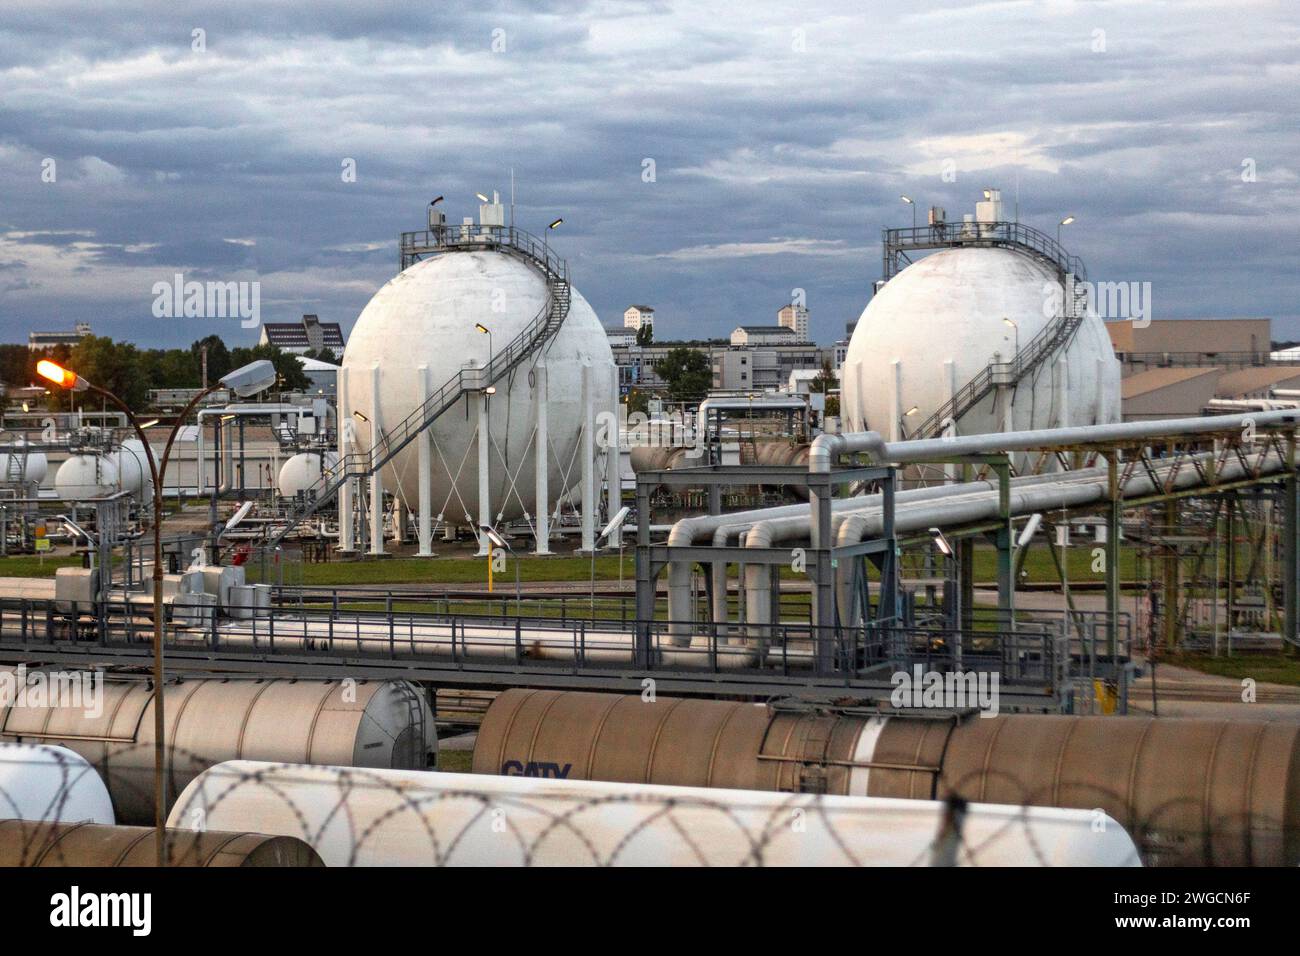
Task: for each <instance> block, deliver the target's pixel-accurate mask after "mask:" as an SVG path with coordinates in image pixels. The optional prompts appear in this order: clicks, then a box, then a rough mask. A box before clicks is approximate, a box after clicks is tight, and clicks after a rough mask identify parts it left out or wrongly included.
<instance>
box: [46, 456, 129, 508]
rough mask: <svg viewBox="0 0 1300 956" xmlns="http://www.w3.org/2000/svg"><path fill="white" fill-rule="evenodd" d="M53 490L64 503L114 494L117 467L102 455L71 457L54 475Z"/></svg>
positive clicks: (116, 488) (115, 490)
mask: <svg viewBox="0 0 1300 956" xmlns="http://www.w3.org/2000/svg"><path fill="white" fill-rule="evenodd" d="M54 490H55V491H56V492H57V493H58V496H59V497H60V498H61V499H62V500H64V501H85V500H87V499H88V498H103V497H105V496H107V495H112V494H116V493H117V490H118V471H117V465H116V464H114V463H113V461H112V460H111V459H109V458H106V457H104V456H102V455H73V456H72V457H71V458H68V459H67V460H66V461H64V462H63V464H61V465H60V466H59V470H58V472H56V473H55V475H54Z"/></svg>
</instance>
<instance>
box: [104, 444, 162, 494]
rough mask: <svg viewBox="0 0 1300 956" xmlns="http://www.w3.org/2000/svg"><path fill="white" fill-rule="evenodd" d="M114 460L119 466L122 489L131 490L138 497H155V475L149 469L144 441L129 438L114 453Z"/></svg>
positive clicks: (119, 483)
mask: <svg viewBox="0 0 1300 956" xmlns="http://www.w3.org/2000/svg"><path fill="white" fill-rule="evenodd" d="M112 461H113V464H114V466H115V467H116V468H117V486H118V488H119V489H120V490H122V491H127V492H130V493H131V494H133V495H135V496H136V498H137V499H143V498H145V497H150V498H152V497H153V476H152V474H151V473H150V471H149V453H148V452H147V451H146V450H145V447H144V442H142V441H140V440H139V439H138V438H129V439H127V440H126V441H124V442H122V444H121V446H120V447H119V448H118V450H117V451H116V452H114V453H113V458H112Z"/></svg>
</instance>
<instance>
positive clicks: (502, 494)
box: [340, 250, 616, 524]
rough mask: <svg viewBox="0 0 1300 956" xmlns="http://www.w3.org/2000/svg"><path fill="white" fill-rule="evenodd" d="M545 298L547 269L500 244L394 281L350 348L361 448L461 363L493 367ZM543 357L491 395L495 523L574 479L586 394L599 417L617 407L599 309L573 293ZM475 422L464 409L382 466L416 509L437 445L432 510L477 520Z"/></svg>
mask: <svg viewBox="0 0 1300 956" xmlns="http://www.w3.org/2000/svg"><path fill="white" fill-rule="evenodd" d="M548 301H549V293H548V287H547V283H546V280H545V279H544V278H543V276H542V273H541V271H540V270H539V269H537V268H534V267H533V266H532V265H531V264H529V263H526V262H524V261H521V260H520V259H519V258H516V257H515V256H513V255H510V254H507V253H504V252H500V251H492V250H482V251H477V250H476V251H452V252H447V253H444V254H441V255H437V256H434V257H432V258H428V259H425V260H424V261H422V262H417V263H416V264H414V265H412V266H411V267H409V268H408V269H406V270H405V271H403V272H401V273H399V274H398V275H397V276H395V277H394V278H393V279H391V280H390V281H389V282H388V283H387V284H386V285H385V286H384V287H383V288H382V289H380V290H379V291H378V292H377V293H375V296H374V298H372V299H371V300H370V302H369V304H368V305H366V307H365V309H363V310H362V312H361V315H360V317H359V318H358V319H357V324H356V326H355V328H354V329H353V330H352V335H351V337H350V338H349V339H348V345H347V350H346V352H345V353H344V356H343V373H344V374H343V378H344V379H345V380H346V387H344V383H343V382H342V381H341V382H340V390H341V392H343V393H344V394H343V395H342V402H343V409H344V412H343V416H342V417H344V418H345V419H351V420H352V426H351V427H352V429H353V432H354V434H355V436H356V443H357V450H360V451H364V450H365V449H367V448H369V447H371V445H372V443H374V442H375V441H376V438H378V437H380V436H382V435H383V434H384V432H385V429H389V428H392V427H394V426H396V425H397V424H398V423H399V422H401V421H402V420H403V419H404V418H406V417H407V416H408V415H409V414H411V413H412V412H413V411H415V409H416V408H417V407H418V406H419V405H420V404H421V401H422V399H423V398H424V396H426V395H428V394H431V393H433V392H434V391H436V390H438V389H439V388H441V387H442V386H443V384H444V383H446V382H448V381H449V380H450V379H452V377H453V376H455V375H456V374H457V373H458V372H460V371H461V370H462V369H465V368H468V367H483V366H486V365H487V364H488V363H489V361H490V360H491V358H492V355H493V354H495V353H496V352H500V351H501V350H503V349H505V348H506V347H507V346H508V345H509V344H510V343H511V342H512V341H513V340H514V339H515V338H516V336H518V335H519V334H520V333H522V332H524V330H525V329H526V327H528V326H529V324H530V323H532V322H533V320H534V319H536V318H537V316H538V315H539V314H541V313H542V311H543V309H544V307H545V306H546V304H547V303H548ZM479 326H482V328H484V329H488V330H490V335H489V334H486V333H483V332H480V331H479V330H478V327H479ZM544 355H545V363H544V364H545V370H544V372H543V371H542V370H541V369H539V368H538V367H537V364H536V363H537V360H538V359H539V358H541V357H542V355H541V354H535V355H534V356H530V357H529V358H527V359H525V360H524V361H523V362H522V363H521V364H520V365H518V366H517V367H516V368H515V369H514V371H512V372H511V373H510V374H508V375H506V376H505V377H504V378H503V379H501V380H499V381H498V382H497V383H496V385H495V388H496V392H495V394H492V395H491V396H490V397H489V398H488V400H487V405H488V414H487V421H488V432H489V434H490V440H489V442H488V448H489V450H490V454H489V460H490V465H489V471H488V476H487V486H488V489H487V490H488V493H489V496H490V501H491V512H492V514H491V516H490V517H491V523H493V524H495V523H496V521H497V520H510V519H514V518H518V517H520V516H521V515H522V514H524V513H525V512H527V513H528V514H529V515H534V514H536V512H537V510H538V509H539V508H541V507H545V508H547V509H550V510H553V508H554V506H555V503H556V501H557V499H558V497H559V495H560V493H561V492H562V491H563V490H564V489H566V488H572V487H574V486H575V485H576V484H577V482H578V478H579V474H580V470H581V469H580V465H579V464H578V456H579V455H581V454H582V453H583V452H582V448H581V447H580V446H581V445H582V444H583V442H582V438H581V435H582V429H583V427H584V422H585V420H586V403H585V401H584V398H585V396H586V395H587V393H588V391H590V393H591V397H592V401H593V405H594V413H595V415H596V416H597V420H601V416H602V413H609V414H610V415H612V413H613V411H614V403H615V398H614V395H615V389H616V369H615V366H614V359H613V353H612V351H611V350H610V347H609V343H608V340H607V337H606V335H605V331H604V328H603V326H602V325H601V323H600V320H599V319H598V318H597V316H596V313H595V312H594V311H593V310H592V308H591V306H590V305H589V304H588V303H587V300H586V299H584V298H583V297H582V295H581V293H579V292H578V291H577V290H576V289H571V290H570V304H569V309H568V315H567V317H566V318H565V319H564V322H563V324H562V325H561V327H560V329H559V331H558V332H557V333H556V334H555V335H554V337H553V338H552V339H551V340H550V342H549V343H548V345H547V346H546V348H545V349H544ZM543 396H545V405H546V410H547V418H548V423H547V429H548V445H549V448H550V453H549V455H547V463H548V464H547V469H548V471H547V475H548V477H547V487H548V491H547V500H546V502H544V503H543V502H538V501H537V482H536V475H535V472H536V469H535V466H534V457H533V456H534V451H535V446H534V437H535V428H536V424H537V415H536V406H537V404H538V403H539V401H541V399H542V397H543ZM472 404H473V401H472V400H471V405H472ZM609 420H612V419H609ZM344 427H345V428H346V427H348V426H346V425H345V426H344ZM477 430H478V416H477V409H476V408H474V407H470V408H468V409H466V408H464V407H462V405H457V406H456V407H455V408H453V409H452V410H450V411H449V412H447V413H446V414H443V415H442V416H441V417H440V418H439V419H438V420H437V421H435V422H434V423H433V425H431V426H430V427H429V429H428V430H427V431H426V432H425V434H424V436H422V437H421V438H420V439H417V440H416V441H413V442H411V443H410V444H409V445H408V446H407V447H406V448H404V449H403V450H402V451H401V452H400V453H398V454H397V456H396V457H395V458H394V459H393V461H392V462H391V463H390V464H389V465H388V466H386V467H385V468H384V469H382V477H383V482H384V486H385V487H387V488H396V489H397V491H398V493H399V494H400V495H401V497H402V498H403V499H405V501H406V502H407V503H408V504H409V505H410V506H412V507H414V506H415V503H416V502H417V501H418V499H419V490H420V489H419V470H420V469H419V456H420V448H419V445H420V443H421V441H431V443H432V449H431V456H430V457H431V461H432V465H431V470H432V475H431V487H430V490H431V498H432V508H433V512H434V513H435V514H442V515H443V516H444V519H445V520H446V521H447V522H449V523H453V524H460V523H469V524H473V523H475V522H478V521H479V520H481V518H482V516H481V515H479V514H478V510H479V508H478V501H479V484H478V481H479V464H480V459H479V457H478V454H477V444H476V437H477ZM597 451H599V449H597ZM467 518H468V519H469V520H468V521H467V520H466V519H467Z"/></svg>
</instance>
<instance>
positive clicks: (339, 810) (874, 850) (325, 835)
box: [167, 760, 1140, 866]
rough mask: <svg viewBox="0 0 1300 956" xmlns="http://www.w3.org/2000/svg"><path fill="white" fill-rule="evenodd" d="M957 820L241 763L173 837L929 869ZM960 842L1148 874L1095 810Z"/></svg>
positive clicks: (436, 852) (476, 855) (984, 816)
mask: <svg viewBox="0 0 1300 956" xmlns="http://www.w3.org/2000/svg"><path fill="white" fill-rule="evenodd" d="M945 810H946V808H945V806H944V805H943V804H942V803H937V802H934V801H928V800H902V799H887V798H880V797H843V796H817V795H813V794H792V793H773V792H763V791H757V790H725V789H707V788H701V787H667V786H658V785H645V784H630V783H607V782H603V781H595V780H580V781H579V780H556V779H541V778H538V777H497V776H488V775H468V774H454V773H434V772H427V771H426V772H418V771H397V770H362V769H356V768H348V767H319V766H317V767H308V766H300V765H293V764H271V763H258V762H255V761H247V760H232V761H229V762H227V763H223V764H218V765H217V766H216V767H213V768H211V769H209V770H206V771H204V772H203V773H202V774H201V775H199V776H198V777H197V778H196V779H195V780H193V781H192V782H191V783H190V785H189V786H188V787H186V788H185V791H184V792H183V793H182V794H181V795H180V797H179V798H178V799H177V802H176V805H175V807H174V808H173V810H172V813H171V817H170V818H169V820H168V824H167V825H168V826H171V827H176V828H178V829H188V828H190V827H192V826H194V824H193V823H191V822H190V821H192V820H199V821H202V823H201V825H202V826H206V827H209V828H211V829H219V830H250V831H255V832H257V833H266V834H274V835H278V836H294V837H298V838H299V839H302V840H304V841H306V842H307V843H310V844H311V846H312V847H313V848H314V849H315V850H316V852H317V853H319V854H320V856H321V859H323V860H324V861H325V864H326V865H327V866H457V865H460V866H756V865H766V866H917V865H921V866H924V865H928V864H930V863H932V862H934V856H935V849H936V846H935V844H936V838H937V837H938V836H939V834H940V832H941V830H942V828H943V821H944V814H945ZM1098 821H1100V824H1098ZM962 837H963V838H962V840H961V843H960V847H959V848H958V849H957V851H956V862H957V863H958V864H959V865H964V866H1137V865H1140V861H1139V858H1138V853H1137V849H1136V847H1135V846H1134V844H1133V841H1132V839H1130V838H1129V836H1128V834H1127V833H1126V832H1125V831H1124V828H1123V827H1121V826H1120V825H1119V824H1118V823H1116V822H1115V821H1114V820H1113V819H1111V818H1110V817H1108V816H1105V815H1104V814H1101V815H1100V817H1099V816H1098V814H1097V813H1095V812H1094V811H1091V810H1059V809H1056V808H1044V807H1015V806H1000V805H993V804H970V805H969V806H968V807H967V808H966V814H965V818H964V823H963V830H962Z"/></svg>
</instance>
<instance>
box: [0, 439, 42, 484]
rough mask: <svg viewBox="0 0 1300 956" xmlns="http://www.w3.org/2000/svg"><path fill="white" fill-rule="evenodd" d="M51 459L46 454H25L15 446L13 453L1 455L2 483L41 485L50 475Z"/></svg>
mask: <svg viewBox="0 0 1300 956" xmlns="http://www.w3.org/2000/svg"><path fill="white" fill-rule="evenodd" d="M49 467H50V463H49V459H48V458H46V457H45V453H44V452H39V451H32V452H25V451H22V450H21V449H20V448H19V447H17V446H15V448H14V449H13V450H12V451H9V452H5V453H3V454H0V469H3V471H0V482H5V483H8V482H11V481H20V482H24V483H27V482H35V483H36V484H40V483H41V482H42V481H44V480H45V476H46V474H48V473H49Z"/></svg>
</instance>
